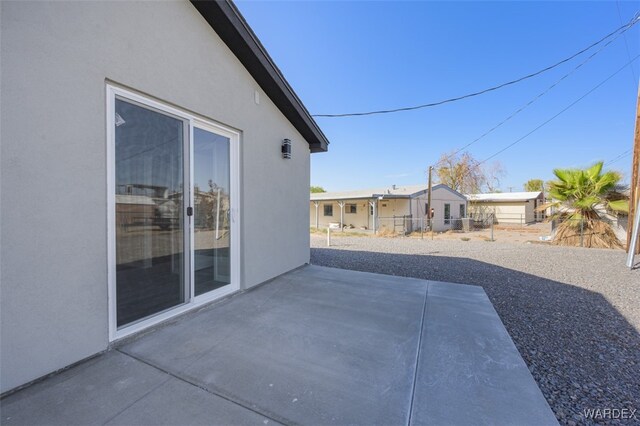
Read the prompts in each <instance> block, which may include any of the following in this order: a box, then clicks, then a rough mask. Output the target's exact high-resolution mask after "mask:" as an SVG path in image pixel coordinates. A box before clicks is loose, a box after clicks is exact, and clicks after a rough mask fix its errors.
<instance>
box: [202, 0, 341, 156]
mask: <svg viewBox="0 0 640 426" xmlns="http://www.w3.org/2000/svg"><path fill="white" fill-rule="evenodd" d="M191 3H192V4H193V6H194V7H195V8H196V10H197V11H198V12H200V14H201V15H202V16H203V17H204V19H205V20H206V21H207V23H208V24H209V25H210V26H211V28H212V29H213V30H214V31H215V32H216V33H217V34H218V36H219V37H220V38H221V39H222V41H223V42H224V43H225V44H226V45H227V46H228V47H229V49H231V51H232V52H233V54H234V55H235V56H236V57H237V58H238V60H239V61H240V62H241V63H242V65H243V66H244V67H245V68H246V69H247V71H249V74H251V76H252V77H253V78H254V79H255V80H256V82H257V83H258V85H259V86H260V87H261V88H262V90H264V92H265V93H266V95H267V96H269V98H270V99H271V100H272V101H273V103H274V104H275V105H276V106H277V107H278V109H279V110H280V111H281V112H282V114H283V115H284V116H285V117H286V118H287V120H289V121H290V122H291V124H293V126H294V127H295V128H296V130H298V132H300V134H301V135H302V137H303V138H304V139H305V140H306V141H307V143H308V144H309V149H310V150H311V152H325V151H327V149H328V145H329V141H328V140H327V137H326V136H325V135H324V133H323V132H322V130H321V129H320V127H319V126H318V124H317V123H316V122H315V120H314V119H313V117H311V114H309V111H307V108H306V107H305V106H304V104H303V103H302V101H301V100H300V98H298V96H297V95H296V94H295V92H294V91H293V89H292V88H291V86H290V85H289V83H288V82H287V80H286V79H285V78H284V76H283V75H282V73H281V72H280V70H279V69H278V67H277V66H276V64H275V63H274V62H273V60H272V59H271V57H270V56H269V54H268V53H267V51H266V49H265V48H264V46H263V45H262V43H260V40H258V37H257V36H256V35H255V33H254V32H253V30H251V28H250V27H249V24H247V21H246V20H245V19H244V18H243V17H242V15H241V14H240V11H239V10H238V8H237V7H236V6H235V5H234V4H233V2H232V1H231V0H216V1H213V0H206V1H199V0H191Z"/></svg>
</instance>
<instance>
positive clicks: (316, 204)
mask: <svg viewBox="0 0 640 426" xmlns="http://www.w3.org/2000/svg"><path fill="white" fill-rule="evenodd" d="M313 204H314V205H315V206H316V229H318V228H319V226H318V224H319V221H318V207H320V203H319V202H317V201H314V202H313Z"/></svg>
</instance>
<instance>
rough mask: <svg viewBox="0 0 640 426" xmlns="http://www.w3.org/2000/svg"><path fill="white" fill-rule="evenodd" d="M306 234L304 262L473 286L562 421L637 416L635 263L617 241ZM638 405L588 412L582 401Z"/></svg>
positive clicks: (638, 272)
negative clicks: (573, 244) (618, 412)
mask: <svg viewBox="0 0 640 426" xmlns="http://www.w3.org/2000/svg"><path fill="white" fill-rule="evenodd" d="M332 243H333V246H332V247H331V248H327V247H326V239H325V238H323V237H320V236H314V235H312V236H311V247H312V249H311V263H312V264H315V265H323V266H331V267H336V268H343V269H353V270H357V271H368V272H377V273H382V274H391V275H400V276H407V277H416V278H423V279H428V280H435V281H447V282H455V283H465V284H474V285H480V286H482V287H483V288H484V290H485V291H486V293H487V294H488V296H489V298H490V299H491V301H492V302H493V305H494V306H495V308H496V310H497V312H498V314H499V315H500V318H501V319H502V321H503V323H504V324H505V326H506V328H507V330H508V331H509V333H510V334H511V337H512V338H513V340H514V342H515V344H516V346H517V347H518V350H519V351H520V354H521V355H522V357H523V358H524V360H525V362H526V363H527V365H528V366H529V369H530V371H531V373H532V375H533V377H534V378H535V380H536V381H537V382H538V386H539V387H540V389H541V390H542V392H543V394H544V395H545V397H546V398H547V401H548V402H549V405H550V406H551V408H552V409H553V410H554V412H555V414H556V417H557V418H558V420H559V421H560V422H561V423H562V424H568V425H573V424H596V423H602V424H632V423H633V424H640V269H635V270H633V271H629V270H628V269H627V268H626V267H625V266H624V263H625V253H624V252H623V251H620V250H600V249H580V248H567V247H554V246H546V245H544V246H543V245H539V244H507V243H499V242H485V241H468V242H464V241H432V240H429V239H425V240H420V239H411V238H367V237H351V238H349V237H342V238H339V237H334V238H333V241H332ZM606 408H611V409H623V408H626V409H637V410H638V412H636V414H635V417H636V418H635V419H627V420H596V421H591V420H587V419H586V418H585V417H584V415H583V413H584V410H585V409H606Z"/></svg>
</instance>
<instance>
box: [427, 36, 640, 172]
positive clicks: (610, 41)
mask: <svg viewBox="0 0 640 426" xmlns="http://www.w3.org/2000/svg"><path fill="white" fill-rule="evenodd" d="M629 28H631V27H630V26H629V27H627V28H625V29H624V30H622V31H621V32H619V33H618V34H617V35H616V36H615V37H614V38H612V39H611V40H609V41H608V42H607V43H605V44H604V45H603V46H602V47H601V48H600V49H598V50H596V51H595V52H594V53H592V54H591V55H589V57H587V59H585V60H584V61H582V62H581V63H580V64H578V66H576V67H575V68H573V69H572V70H571V71H569V72H568V73H567V74H565V75H563V76H562V77H561V78H560V79H559V80H557V81H556V82H555V83H553V84H552V85H551V86H549V87H547V88H546V89H545V90H543V91H542V92H540V93H539V94H538V95H536V96H535V97H534V98H533V99H531V100H530V101H529V102H527V103H526V104H524V105H523V106H522V107H520V108H519V109H518V110H516V111H515V112H514V113H512V114H511V115H509V116H508V117H507V118H505V119H504V120H502V121H501V122H499V123H498V124H496V125H495V126H493V127H492V128H491V129H489V130H487V131H486V132H485V133H483V134H482V135H481V136H479V137H477V138H476V139H474V140H472V141H471V142H469V143H468V144H466V145H464V146H463V147H462V148H459V149H457V150H456V151H454V152H453V154H451V155H452V156H453V155H456V154H457V153H459V152H461V151H462V150H464V149H466V148H468V147H470V146H471V145H473V144H474V143H476V142H478V141H480V140H481V139H483V138H485V137H486V136H488V135H489V134H491V133H493V132H494V131H495V130H497V129H498V128H499V127H501V126H502V125H503V124H505V123H506V122H507V121H509V120H511V119H512V118H513V117H515V116H516V115H518V114H519V113H521V112H522V111H524V110H525V109H526V108H528V107H529V106H531V105H532V104H533V103H534V102H536V101H537V100H538V99H540V98H541V97H543V96H544V95H546V94H547V93H549V92H550V91H551V90H552V89H553V88H554V87H556V86H557V85H558V84H560V83H561V82H562V81H563V80H565V79H566V78H567V77H569V76H570V75H571V74H573V73H574V72H576V71H577V70H579V69H580V68H582V66H584V65H585V64H586V63H587V62H589V61H591V59H593V58H594V57H595V56H596V55H597V54H598V53H600V52H602V51H603V50H604V49H606V48H607V46H609V45H610V44H611V43H613V42H614V41H616V40H617V39H618V38H619V37H620V36H621V35H624V33H625V31H627V30H628V29H629ZM629 59H631V57H629ZM438 164H439V162H438V163H436V164H434V166H437V165H438Z"/></svg>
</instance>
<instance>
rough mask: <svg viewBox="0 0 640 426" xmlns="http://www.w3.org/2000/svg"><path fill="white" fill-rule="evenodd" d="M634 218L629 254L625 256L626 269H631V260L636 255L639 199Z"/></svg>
mask: <svg viewBox="0 0 640 426" xmlns="http://www.w3.org/2000/svg"><path fill="white" fill-rule="evenodd" d="M635 216H636V217H635V218H633V230H632V232H631V242H630V243H631V244H629V247H627V248H628V249H629V254H628V255H627V267H628V268H629V269H631V268H633V258H634V256H635V254H636V247H637V245H638V227H640V199H639V200H638V205H637V206H636V210H635Z"/></svg>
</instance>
